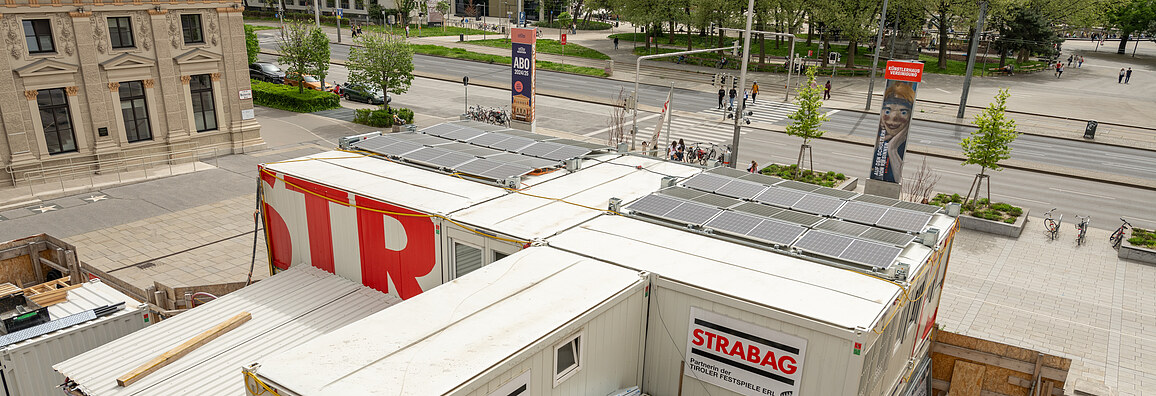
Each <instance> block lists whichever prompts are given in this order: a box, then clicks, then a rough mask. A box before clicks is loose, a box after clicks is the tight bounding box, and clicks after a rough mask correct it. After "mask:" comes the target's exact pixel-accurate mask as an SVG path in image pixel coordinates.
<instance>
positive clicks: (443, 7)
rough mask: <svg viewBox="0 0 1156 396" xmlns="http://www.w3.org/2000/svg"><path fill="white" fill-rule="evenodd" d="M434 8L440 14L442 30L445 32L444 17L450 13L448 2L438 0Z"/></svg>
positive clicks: (446, 17) (447, 16)
mask: <svg viewBox="0 0 1156 396" xmlns="http://www.w3.org/2000/svg"><path fill="white" fill-rule="evenodd" d="M436 8H437V10H438V13H439V14H442V32H445V31H446V19H448V18H449V15H450V2H448V1H446V0H441V1H438V4H437V7H436Z"/></svg>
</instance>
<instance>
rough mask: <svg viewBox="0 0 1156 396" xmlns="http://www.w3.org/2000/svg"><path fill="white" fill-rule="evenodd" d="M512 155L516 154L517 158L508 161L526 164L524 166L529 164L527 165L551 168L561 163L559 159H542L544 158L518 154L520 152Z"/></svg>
mask: <svg viewBox="0 0 1156 396" xmlns="http://www.w3.org/2000/svg"><path fill="white" fill-rule="evenodd" d="M513 155H517V156H518V158H517V159H511V160H510V161H509V162H510V163H514V164H521V165H526V166H529V167H531V168H534V169H542V168H553V167H556V166H559V165H562V163H561V162H559V161H551V160H548V159H544V158H534V157H531V156H528V155H520V154H513Z"/></svg>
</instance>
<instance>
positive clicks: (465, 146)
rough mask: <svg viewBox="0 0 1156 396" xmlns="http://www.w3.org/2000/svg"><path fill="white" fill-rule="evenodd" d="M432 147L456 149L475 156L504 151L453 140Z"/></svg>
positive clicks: (485, 155) (486, 155)
mask: <svg viewBox="0 0 1156 396" xmlns="http://www.w3.org/2000/svg"><path fill="white" fill-rule="evenodd" d="M434 147H437V148H443V149H446V150H453V151H457V152H461V153H466V154H469V155H472V156H475V157H488V156H491V155H494V154H498V153H505V151H501V150H494V149H492V148H486V147H482V146H475V145H472V144H469V143H462V142H455V141H451V142H449V143H443V144H439V145H436V146H434Z"/></svg>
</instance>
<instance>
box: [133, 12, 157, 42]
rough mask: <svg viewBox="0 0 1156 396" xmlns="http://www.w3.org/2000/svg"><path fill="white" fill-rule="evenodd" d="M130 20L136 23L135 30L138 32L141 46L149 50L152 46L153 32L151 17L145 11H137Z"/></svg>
mask: <svg viewBox="0 0 1156 396" xmlns="http://www.w3.org/2000/svg"><path fill="white" fill-rule="evenodd" d="M132 20H133V22H134V24H135V25H136V31H138V32H140V46H141V48H144V50H145V51H151V50H152V46H153V34H152V19H151V18H149V14H148V13H146V12H145V11H137V13H136V15H133V17H132Z"/></svg>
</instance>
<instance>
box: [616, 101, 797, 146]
mask: <svg viewBox="0 0 1156 396" xmlns="http://www.w3.org/2000/svg"><path fill="white" fill-rule="evenodd" d="M747 109H749V110H750V111H752V112H754V114H753V115H751V116H750V117H747V118H750V119H751V122H752V123H755V122H761V123H766V124H774V123H777V122H779V121H782V120H785V119H786V118H787V116H788V115H790V114H791V113H793V112H795V110H797V109H798V106H796V105H794V104H791V103H782V102H775V101H770V100H768V101H763V102H758V103H747ZM725 115H726V113H724V111H723V110H719V109H706V110H701V111H698V112H697V113H696V114H695V115H694V116H690V117H686V116H679V115H677V113H676V115H675V116H674V118H673V119H672V120H670V132H669V138H670V140H678V139H683V141H685V142H686V143H687V144H690V143H692V142H693V143H712V142H713V143H723V144H725V143H729V142H730V141H731V140H732V139H733V138H734V131H735V124H734V120H733V119H726V118H724V117H725ZM656 123H657V120H654V121H647V122H640V123H639V132H640V133H642V134H644V136H652V135H647V134H653V133H654V126H655V124H656ZM662 129H663V132H662V136H661V137H660V138H659V141H658V143H659V144H666V145H669V143H667V142H668V140H667V138H668V133H667V131H666V125H663V127H662ZM750 131H751V129H750V128H743V129H742V130H741V134H742V135H746V134H747V133H748V132H750Z"/></svg>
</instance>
